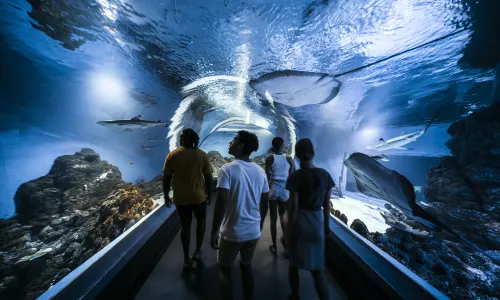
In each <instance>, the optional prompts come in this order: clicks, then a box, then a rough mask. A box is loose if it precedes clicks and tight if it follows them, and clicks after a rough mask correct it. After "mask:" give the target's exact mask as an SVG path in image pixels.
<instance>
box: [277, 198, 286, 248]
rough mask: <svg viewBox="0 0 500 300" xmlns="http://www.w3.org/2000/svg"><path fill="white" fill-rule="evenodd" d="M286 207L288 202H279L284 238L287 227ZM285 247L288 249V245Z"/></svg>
mask: <svg viewBox="0 0 500 300" xmlns="http://www.w3.org/2000/svg"><path fill="white" fill-rule="evenodd" d="M286 205H287V202H279V204H278V214H279V216H280V224H281V231H282V232H283V236H285V227H286V226H285V214H286ZM283 241H284V240H283ZM284 242H286V241H284ZM283 246H284V247H285V248H286V244H284V245H283Z"/></svg>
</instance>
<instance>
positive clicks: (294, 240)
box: [288, 209, 325, 270]
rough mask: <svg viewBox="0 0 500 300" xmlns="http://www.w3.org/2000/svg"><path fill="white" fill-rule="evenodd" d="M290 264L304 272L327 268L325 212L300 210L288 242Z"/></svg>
mask: <svg viewBox="0 0 500 300" xmlns="http://www.w3.org/2000/svg"><path fill="white" fill-rule="evenodd" d="M288 255H289V260H290V263H291V264H292V265H293V266H295V267H297V268H299V269H303V270H321V269H323V268H324V266H325V232H324V223H323V211H321V210H314V211H313V210H301V209H299V212H298V215H297V220H296V222H295V223H294V224H292V227H291V228H290V235H289V240H288Z"/></svg>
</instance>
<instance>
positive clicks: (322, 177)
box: [285, 139, 335, 299]
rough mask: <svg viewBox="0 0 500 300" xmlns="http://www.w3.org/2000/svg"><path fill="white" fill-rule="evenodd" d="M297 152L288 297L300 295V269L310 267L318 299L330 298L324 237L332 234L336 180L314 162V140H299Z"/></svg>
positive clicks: (290, 219)
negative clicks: (325, 269) (297, 168)
mask: <svg viewBox="0 0 500 300" xmlns="http://www.w3.org/2000/svg"><path fill="white" fill-rule="evenodd" d="M295 155H296V157H297V158H298V159H299V160H300V170H297V171H295V172H293V173H292V174H291V175H290V177H288V181H287V184H286V189H287V190H289V191H290V199H289V212H288V229H287V230H285V234H286V235H287V236H286V240H287V241H288V247H289V250H288V255H289V260H290V267H289V273H288V277H289V278H288V279H289V282H290V287H291V288H292V295H290V298H289V299H299V269H302V270H309V271H311V274H312V276H313V278H314V283H315V287H316V292H317V293H318V296H319V299H328V295H327V294H328V289H327V287H326V282H325V278H324V274H323V268H324V265H325V237H326V236H328V235H329V234H330V228H329V220H330V191H331V189H332V188H333V187H334V186H335V184H334V183H333V180H332V177H331V176H330V174H329V173H328V172H327V171H326V170H324V169H320V168H316V167H315V166H314V164H313V162H312V160H313V158H314V148H313V145H312V142H311V140H309V139H301V140H299V141H298V142H297V144H296V145H295ZM322 208H323V209H322Z"/></svg>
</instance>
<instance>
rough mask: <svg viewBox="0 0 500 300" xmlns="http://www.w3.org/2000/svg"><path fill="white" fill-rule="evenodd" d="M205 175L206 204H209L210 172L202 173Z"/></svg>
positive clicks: (211, 179) (210, 193) (210, 196)
mask: <svg viewBox="0 0 500 300" xmlns="http://www.w3.org/2000/svg"><path fill="white" fill-rule="evenodd" d="M203 177H205V189H206V191H207V204H210V202H211V201H212V181H213V178H212V174H204V175H203Z"/></svg>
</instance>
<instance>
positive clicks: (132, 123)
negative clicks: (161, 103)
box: [97, 116, 171, 131]
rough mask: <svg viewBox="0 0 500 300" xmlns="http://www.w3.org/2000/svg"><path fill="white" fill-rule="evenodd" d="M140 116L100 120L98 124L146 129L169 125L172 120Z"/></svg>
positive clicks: (129, 128)
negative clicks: (142, 117)
mask: <svg viewBox="0 0 500 300" xmlns="http://www.w3.org/2000/svg"><path fill="white" fill-rule="evenodd" d="M139 117H140V116H136V117H133V118H132V119H130V120H106V121H98V122H97V124H99V125H102V126H106V127H112V128H120V129H124V130H125V131H133V130H134V129H146V128H152V127H157V126H163V127H168V125H170V123H171V122H168V121H167V122H163V121H161V120H158V121H148V120H141V119H140V118H139Z"/></svg>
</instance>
